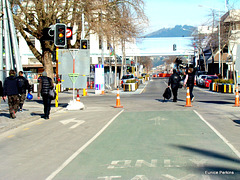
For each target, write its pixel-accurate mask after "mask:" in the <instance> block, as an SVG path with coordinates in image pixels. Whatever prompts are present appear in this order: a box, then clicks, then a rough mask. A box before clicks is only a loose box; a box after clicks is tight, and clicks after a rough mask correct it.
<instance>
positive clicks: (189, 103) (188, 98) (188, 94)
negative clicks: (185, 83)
mask: <svg viewBox="0 0 240 180" xmlns="http://www.w3.org/2000/svg"><path fill="white" fill-rule="evenodd" d="M184 107H192V105H191V99H190V91H189V87H187V97H186V105H185V106H184Z"/></svg>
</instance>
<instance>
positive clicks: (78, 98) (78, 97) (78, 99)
mask: <svg viewBox="0 0 240 180" xmlns="http://www.w3.org/2000/svg"><path fill="white" fill-rule="evenodd" d="M77 101H78V102H80V96H79V89H77Z"/></svg>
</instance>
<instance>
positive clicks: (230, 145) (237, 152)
mask: <svg viewBox="0 0 240 180" xmlns="http://www.w3.org/2000/svg"><path fill="white" fill-rule="evenodd" d="M193 111H194V112H195V113H196V114H197V115H198V116H199V117H200V119H201V120H202V121H203V122H205V123H206V124H207V125H208V126H209V127H210V128H211V129H212V130H213V131H214V132H215V133H216V134H217V135H218V137H220V138H221V139H222V140H223V142H224V143H226V144H227V145H228V147H230V149H231V150H232V151H233V152H234V153H235V154H236V155H237V157H238V158H240V152H239V151H238V150H237V149H236V148H235V147H234V146H233V145H232V144H231V143H230V142H229V141H228V140H227V139H226V138H225V137H223V136H222V135H221V134H220V132H218V130H216V129H215V128H214V127H213V126H212V125H211V124H209V123H208V122H207V121H206V120H205V119H204V118H203V117H202V116H201V115H200V114H199V113H198V112H197V111H196V110H193Z"/></svg>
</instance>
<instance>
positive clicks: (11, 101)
mask: <svg viewBox="0 0 240 180" xmlns="http://www.w3.org/2000/svg"><path fill="white" fill-rule="evenodd" d="M15 75H16V72H15V71H14V70H10V71H9V77H7V78H6V79H5V81H4V84H3V98H4V100H5V99H6V96H7V97H8V106H9V113H10V118H12V119H15V118H16V112H17V110H18V106H19V97H18V94H19V92H18V83H17V80H16V77H15Z"/></svg>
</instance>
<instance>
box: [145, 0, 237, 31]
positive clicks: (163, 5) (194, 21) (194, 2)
mask: <svg viewBox="0 0 240 180" xmlns="http://www.w3.org/2000/svg"><path fill="white" fill-rule="evenodd" d="M228 1H229V7H230V8H234V9H240V0H228ZM199 5H203V6H205V7H199ZM208 7H209V8H208ZM225 7H226V6H225V0H145V13H146V15H147V16H148V18H149V27H148V29H147V32H146V33H149V32H153V31H156V30H159V29H161V28H164V27H165V28H169V27H174V26H175V25H192V26H199V25H203V24H206V22H207V21H209V19H210V16H209V14H210V13H211V10H210V8H216V9H220V10H221V11H222V12H221V14H222V15H223V14H224V13H225V12H226V8H225Z"/></svg>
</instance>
